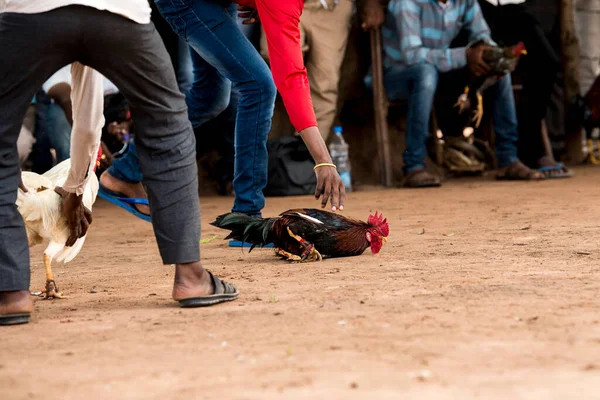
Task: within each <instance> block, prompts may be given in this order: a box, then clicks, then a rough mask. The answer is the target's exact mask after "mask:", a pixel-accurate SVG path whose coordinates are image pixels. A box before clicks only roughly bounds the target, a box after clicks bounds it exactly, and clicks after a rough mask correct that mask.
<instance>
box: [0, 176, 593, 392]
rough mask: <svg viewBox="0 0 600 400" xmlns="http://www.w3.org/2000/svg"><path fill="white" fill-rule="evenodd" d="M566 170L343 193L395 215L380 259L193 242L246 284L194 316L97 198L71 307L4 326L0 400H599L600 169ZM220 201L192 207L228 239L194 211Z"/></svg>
mask: <svg viewBox="0 0 600 400" xmlns="http://www.w3.org/2000/svg"><path fill="white" fill-rule="evenodd" d="M576 172H577V176H576V177H575V178H574V179H571V180H564V181H548V182H542V183H500V182H494V181H491V180H485V179H482V178H477V179H460V180H453V181H449V182H447V183H446V185H445V186H444V187H443V188H442V189H439V190H436V189H432V190H420V191H419V190H416V191H410V190H386V191H383V190H380V191H363V192H357V193H354V194H352V195H350V196H349V199H348V201H347V208H346V209H347V211H346V213H347V214H348V215H350V216H353V217H357V218H361V219H366V218H367V216H368V214H369V212H374V211H375V210H379V211H383V213H384V215H385V216H386V217H387V218H388V220H389V222H390V230H391V233H390V237H389V242H388V243H387V244H386V245H385V246H384V248H383V251H382V252H381V253H380V254H379V255H377V256H374V255H372V254H370V252H369V251H368V252H367V253H365V254H364V255H362V256H360V257H355V258H346V259H337V260H326V261H324V262H322V263H314V264H303V265H298V264H295V265H290V264H287V263H286V262H283V261H279V260H278V259H276V258H275V257H274V256H273V254H272V250H257V251H254V252H252V253H251V254H243V253H242V252H241V250H240V249H230V248H228V247H227V246H226V242H224V241H222V240H215V241H212V242H210V243H208V244H203V245H202V251H203V252H202V258H203V260H204V263H205V266H207V267H209V268H210V269H212V270H213V271H214V272H216V273H218V275H220V276H221V277H224V278H227V279H228V280H230V281H232V282H234V283H236V284H237V285H238V288H239V289H240V291H241V296H240V298H239V300H238V301H236V302H232V303H229V304H223V305H219V306H216V307H212V308H204V309H191V310H183V309H180V308H178V307H177V305H176V303H174V302H173V301H172V300H171V299H170V294H171V285H172V280H173V268H171V267H166V266H162V265H161V262H160V259H159V256H158V251H157V249H156V245H155V242H154V237H153V234H152V230H151V226H150V224H148V223H146V222H143V221H141V220H137V219H135V218H134V217H132V216H130V215H129V214H127V213H125V212H124V211H122V210H120V209H117V208H116V207H114V206H112V205H110V204H108V203H106V202H104V201H102V200H100V199H99V200H98V202H97V204H96V208H95V209H94V224H93V225H92V229H91V231H90V233H89V237H88V241H87V242H86V244H85V246H84V248H83V250H82V252H81V253H80V255H79V257H78V258H77V259H75V260H74V261H73V262H72V263H70V264H68V265H66V266H64V265H57V266H56V267H55V271H56V272H57V277H56V279H57V282H58V284H59V287H60V288H61V289H62V290H63V292H64V293H65V294H67V295H69V299H66V300H54V301H52V300H50V301H46V300H41V299H36V301H35V314H34V316H33V318H32V323H30V324H29V325H24V326H17V327H10V328H3V329H2V330H1V333H0V388H1V391H2V395H1V396H0V397H1V398H2V399H7V400H8V399H11V400H12V399H42V398H43V399H47V398H58V399H106V398H108V399H141V398H144V399H209V398H210V399H214V398H221V399H277V398H286V399H325V398H328V399H365V398H368V399H398V398H418V399H426V398H427V399H429V398H432V399H438V398H440V399H441V398H443V399H466V398H481V399H520V398H526V399H568V398H571V399H593V398H596V399H598V398H600V307H599V293H600V280H599V279H598V274H599V272H600V269H599V264H598V256H599V255H600V247H599V244H598V237H599V235H600V228H599V227H598V224H599V222H600V207H599V206H598V202H599V201H600V200H599V199H600V185H599V184H598V183H599V182H600V169H592V168H584V169H578V170H577V171H576ZM230 205H231V199H229V198H204V199H202V211H203V217H202V223H203V228H204V229H203V237H204V238H207V237H211V236H213V235H219V239H222V238H223V237H224V235H223V232H222V231H219V230H218V229H216V228H213V227H211V226H210V225H208V222H210V221H211V220H212V219H213V218H214V217H215V216H216V215H218V214H219V213H221V212H224V211H227V210H228V208H229V207H230ZM316 205H317V204H316V202H314V201H313V200H312V199H311V198H286V199H269V200H268V206H267V209H266V210H265V214H266V215H273V214H275V213H279V212H281V211H283V210H285V209H288V208H293V207H307V206H308V207H310V206H316ZM42 251H43V247H42V246H38V247H36V248H34V249H33V251H32V259H31V265H32V271H33V273H32V290H40V289H41V288H42V286H43V284H44V279H45V278H44V273H43V264H42V259H41V253H42Z"/></svg>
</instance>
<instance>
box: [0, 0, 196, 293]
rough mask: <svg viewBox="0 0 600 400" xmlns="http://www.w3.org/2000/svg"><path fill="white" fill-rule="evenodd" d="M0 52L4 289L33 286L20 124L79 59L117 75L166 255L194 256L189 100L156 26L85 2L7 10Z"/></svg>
mask: <svg viewBox="0 0 600 400" xmlns="http://www.w3.org/2000/svg"><path fill="white" fill-rule="evenodd" d="M25 50H26V51H25ZM0 54H2V62H1V63H0V76H1V77H2V79H0V110H1V113H2V114H1V117H2V118H0V291H9V290H25V289H28V288H29V251H28V248H27V239H26V234H25V229H24V225H23V220H22V218H21V216H20V214H19V213H18V211H17V209H16V207H15V204H14V203H15V200H16V195H17V188H18V183H19V156H18V152H17V145H16V143H17V137H18V135H19V131H20V128H21V124H22V122H23V118H24V116H25V112H26V110H27V107H28V105H29V103H30V102H31V99H32V98H33V96H34V94H35V93H36V91H37V90H38V89H39V88H40V87H41V85H42V84H43V83H44V82H45V81H46V80H47V79H48V78H49V77H50V76H51V75H52V74H53V73H54V72H55V71H57V70H58V69H60V68H61V67H63V66H65V65H67V64H69V63H72V62H75V61H80V62H81V63H82V64H85V65H88V66H90V67H92V68H94V69H96V70H98V71H99V72H101V73H102V74H104V75H105V76H106V77H107V78H109V79H110V80H111V81H113V82H114V83H115V84H116V85H117V87H119V89H120V90H121V91H122V92H123V94H124V95H125V97H126V98H127V100H128V101H129V103H130V105H131V111H132V115H133V118H134V119H135V121H136V124H137V126H138V130H137V131H138V132H139V133H138V135H136V145H137V150H138V154H139V158H140V164H141V167H142V172H143V174H144V178H145V181H146V185H147V188H148V195H149V201H150V208H151V209H152V220H153V226H154V231H155V235H156V240H157V242H158V246H159V249H160V253H161V256H162V259H163V262H164V263H165V264H175V263H186V262H193V261H198V260H199V259H200V244H199V242H200V206H199V201H198V177H197V169H196V157H195V147H196V146H195V139H194V135H193V131H192V127H191V124H190V123H189V121H188V119H187V108H186V106H185V99H184V97H183V95H182V94H180V93H179V91H178V89H177V83H176V81H175V74H174V72H173V67H172V65H171V64H170V61H169V57H168V55H167V53H166V50H165V48H164V45H163V44H162V42H161V40H160V38H159V36H158V34H157V33H156V31H155V29H154V26H153V25H152V24H147V25H140V24H136V23H134V22H132V21H130V20H127V19H125V18H123V17H120V16H117V15H114V14H110V13H108V12H104V11H98V10H95V9H93V8H89V7H82V6H70V7H63V8H59V9H56V10H53V11H50V12H47V13H43V14H11V13H3V14H0Z"/></svg>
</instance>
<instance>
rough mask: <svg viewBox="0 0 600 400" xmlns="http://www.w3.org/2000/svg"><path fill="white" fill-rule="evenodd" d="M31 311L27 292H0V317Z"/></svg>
mask: <svg viewBox="0 0 600 400" xmlns="http://www.w3.org/2000/svg"><path fill="white" fill-rule="evenodd" d="M32 311H33V301H31V294H29V290H19V291H12V292H0V315H11V314H27V313H31V312H32Z"/></svg>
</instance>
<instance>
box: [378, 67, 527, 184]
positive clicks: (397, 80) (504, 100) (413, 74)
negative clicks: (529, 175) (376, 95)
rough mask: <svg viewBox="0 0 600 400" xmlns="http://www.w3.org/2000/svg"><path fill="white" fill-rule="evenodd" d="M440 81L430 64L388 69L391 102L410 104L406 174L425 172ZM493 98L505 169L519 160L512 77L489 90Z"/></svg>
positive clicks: (498, 153)
mask: <svg viewBox="0 0 600 400" xmlns="http://www.w3.org/2000/svg"><path fill="white" fill-rule="evenodd" d="M438 79H439V72H438V70H437V69H436V68H435V67H434V66H433V65H431V64H418V65H413V66H410V67H404V66H401V67H398V68H389V69H388V70H386V71H385V74H384V84H385V89H386V92H387V95H388V97H389V98H390V99H391V100H408V115H407V119H406V150H405V151H404V171H405V172H406V173H408V172H410V171H413V170H416V169H419V168H425V157H426V156H427V135H428V132H429V116H430V114H431V107H432V105H433V99H434V96H435V91H436V89H437V85H438ZM488 91H489V92H491V93H490V94H491V95H492V96H493V100H494V105H493V121H494V131H495V133H496V157H497V158H498V167H499V168H503V167H506V166H508V165H510V164H512V163H514V162H515V161H518V157H517V140H518V139H519V134H518V130H517V115H516V111H515V100H514V98H513V93H512V84H511V80H510V75H507V76H505V77H504V78H502V79H500V80H499V81H498V83H496V84H495V85H494V86H492V87H490V88H489V89H488Z"/></svg>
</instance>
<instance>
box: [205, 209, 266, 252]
mask: <svg viewBox="0 0 600 400" xmlns="http://www.w3.org/2000/svg"><path fill="white" fill-rule="evenodd" d="M274 221H275V219H273V218H269V219H265V218H256V217H250V216H248V215H246V214H241V213H227V214H223V215H220V216H218V217H217V219H216V220H215V221H214V222H211V225H212V226H216V227H217V228H221V229H226V230H229V231H231V233H230V234H229V235H228V236H227V237H226V238H225V239H234V240H239V241H242V242H244V243H250V244H252V245H253V246H252V248H254V246H260V247H262V246H264V245H266V244H268V243H269V242H270V240H269V233H270V232H271V228H272V227H273V222H274Z"/></svg>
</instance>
